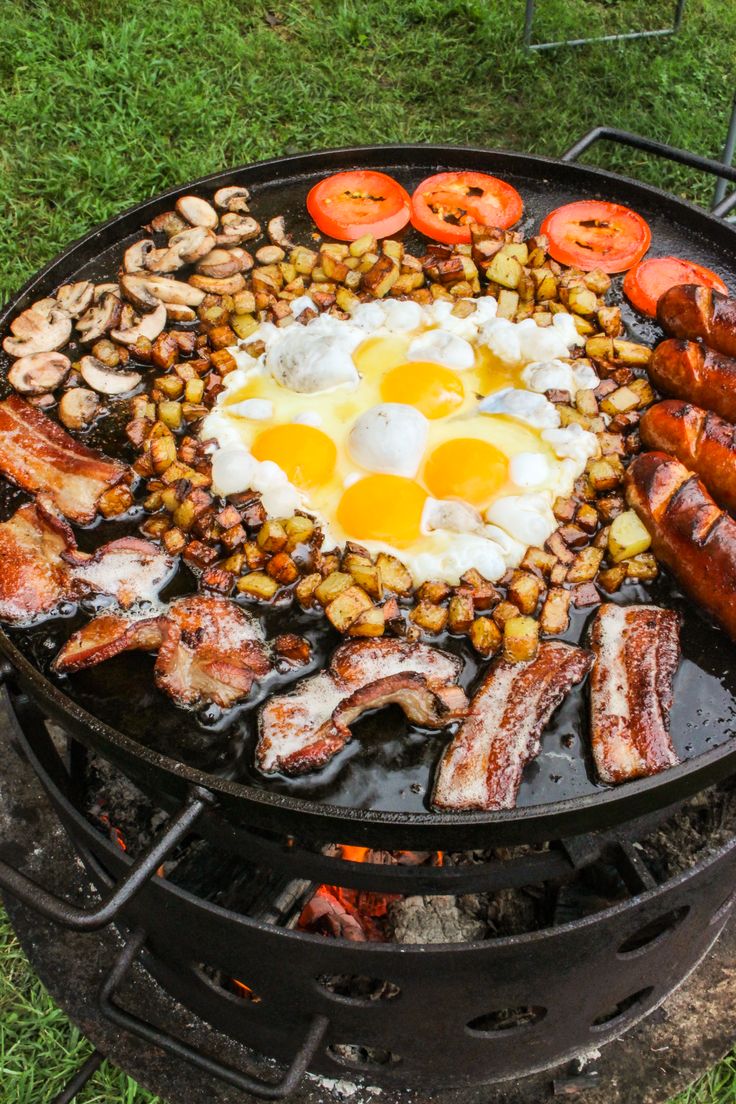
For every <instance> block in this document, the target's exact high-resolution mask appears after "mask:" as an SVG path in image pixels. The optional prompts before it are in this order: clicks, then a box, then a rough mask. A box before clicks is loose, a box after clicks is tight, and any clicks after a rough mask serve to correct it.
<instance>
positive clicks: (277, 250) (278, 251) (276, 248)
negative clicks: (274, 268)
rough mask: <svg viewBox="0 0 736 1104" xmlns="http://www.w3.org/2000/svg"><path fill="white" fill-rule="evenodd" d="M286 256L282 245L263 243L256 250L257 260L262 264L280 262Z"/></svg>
mask: <svg viewBox="0 0 736 1104" xmlns="http://www.w3.org/2000/svg"><path fill="white" fill-rule="evenodd" d="M285 256H286V253H284V251H283V249H282V248H281V246H280V245H262V246H261V248H260V249H258V250H256V260H257V261H258V263H259V264H262V265H272V264H278V263H279V261H283V259H284V257H285Z"/></svg>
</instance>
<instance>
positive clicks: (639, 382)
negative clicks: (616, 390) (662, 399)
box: [629, 379, 654, 406]
mask: <svg viewBox="0 0 736 1104" xmlns="http://www.w3.org/2000/svg"><path fill="white" fill-rule="evenodd" d="M629 390H630V391H634V392H635V394H637V395H638V396H639V406H649V404H650V403H653V402H654V389H653V388H652V385H651V383H650V382H649V380H646V379H635V380H632V381H631V383H630V384H629Z"/></svg>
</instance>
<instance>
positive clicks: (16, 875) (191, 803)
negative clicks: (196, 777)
mask: <svg viewBox="0 0 736 1104" xmlns="http://www.w3.org/2000/svg"><path fill="white" fill-rule="evenodd" d="M211 801H212V798H211V796H210V795H209V794H208V793H207V791H206V790H198V791H196V792H195V793H193V794H192V796H191V797H190V798H189V799H188V800H187V801H186V803H185V804H184V805H182V807H181V808H180V809H179V811H178V812H177V813H176V814H175V815H174V816H173V817H172V818H171V820H170V821H169V824H168V827H167V828H166V831H165V832H163V833H162V835H160V836H159V837H158V839H157V840H155V841H154V843H153V844H152V845H151V847H149V849H148V851H146V852H145V853H144V854H143V855H141V856H140V858H138V859H137V860H136V861H135V862H134V863H133V865H132V866H131V868H130V870H129V871H128V873H127V874H126V875H125V876H124V877H123V878H122V879H121V881H119V882H118V883H117V885H116V886H115V888H114V889H113V891H112V892H111V893H110V895H109V896H108V897H107V898H106V899H105V900H104V901H103V902H102V903H101V904H100V905H97V906H96V907H95V908H93V909H83V908H77V907H76V906H75V905H71V904H69V902H68V901H65V900H63V899H62V898H61V897H56V896H55V895H54V894H53V893H50V892H49V891H48V890H47V889H44V888H43V886H40V885H39V884H38V882H35V881H34V880H33V879H32V878H29V877H27V876H26V875H25V874H21V873H20V871H18V870H15V869H14V868H13V867H12V866H9V865H8V863H5V862H0V889H2V890H3V891H5V892H7V893H12V895H13V897H16V898H17V899H18V900H19V901H21V902H22V903H23V904H24V905H27V906H28V907H29V908H31V909H33V911H34V912H37V913H40V915H41V916H45V917H46V919H47V920H53V921H54V923H56V924H61V925H63V926H64V927H65V928H68V929H69V930H70V931H80V932H90V931H98V930H99V929H100V928H104V927H105V926H106V925H107V924H109V923H110V922H111V921H112V920H114V919H115V917H116V916H117V915H118V913H119V912H120V910H121V909H122V908H124V906H125V905H127V904H128V902H129V901H130V900H131V899H132V898H133V897H135V895H136V893H138V892H139V890H141V889H142V888H143V886H144V885H145V884H146V882H147V881H148V880H149V878H152V877H153V875H154V874H155V873H156V871H157V870H158V868H159V867H160V866H161V863H162V862H163V861H164V860H165V859H166V857H167V856H168V855H169V854H170V853H171V851H172V850H173V849H174V848H175V847H176V845H177V844H178V843H180V842H181V840H183V839H184V837H185V836H186V835H187V834H188V833H189V832H190V831H191V829H192V827H193V826H194V824H195V822H196V821H197V819H198V818H199V816H200V815H201V813H202V812H203V811H204V809H205V808H206V806H207V805H208V804H211Z"/></svg>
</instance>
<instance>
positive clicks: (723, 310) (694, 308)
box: [657, 284, 736, 357]
mask: <svg viewBox="0 0 736 1104" xmlns="http://www.w3.org/2000/svg"><path fill="white" fill-rule="evenodd" d="M657 321H658V322H659V324H660V326H661V327H662V329H663V330H664V331H665V333H668V334H671V335H672V337H684V338H690V339H691V340H693V341H695V340H698V341H704V342H705V344H706V345H710V347H711V349H716V350H717V351H718V352H719V353H725V354H726V356H730V357H736V303H735V302H734V301H733V299H729V298H728V296H727V295H721V293H720V291H713V290H712V289H711V288H707V287H700V286H699V285H698V284H677V285H676V286H675V287H671V288H669V289H668V290H667V291H665V293H664V295H660V297H659V301H658V302H657Z"/></svg>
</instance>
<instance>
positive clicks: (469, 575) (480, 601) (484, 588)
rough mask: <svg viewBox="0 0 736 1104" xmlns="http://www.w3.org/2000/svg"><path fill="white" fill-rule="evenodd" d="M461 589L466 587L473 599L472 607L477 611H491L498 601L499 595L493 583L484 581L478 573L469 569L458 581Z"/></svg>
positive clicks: (473, 569)
mask: <svg viewBox="0 0 736 1104" xmlns="http://www.w3.org/2000/svg"><path fill="white" fill-rule="evenodd" d="M460 581H461V583H462V585H463V587H464V588H465V587H468V588H469V589H470V592H471V594H472V597H473V605H474V606H475V608H476V609H477V610H487V609H491V607H492V606H493V605H495V603H496V602H497V601H498V599H499V593H498V591H497V590H496V588H495V587H494V585H493V583H489V582H488V579H484V578H483V576H482V575H481V573H480V572H479V571H476V569H475V568H474V567H471V569H470V570H469V571H466V572H465V574H464V575H463V576H462V577H461V579H460Z"/></svg>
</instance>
